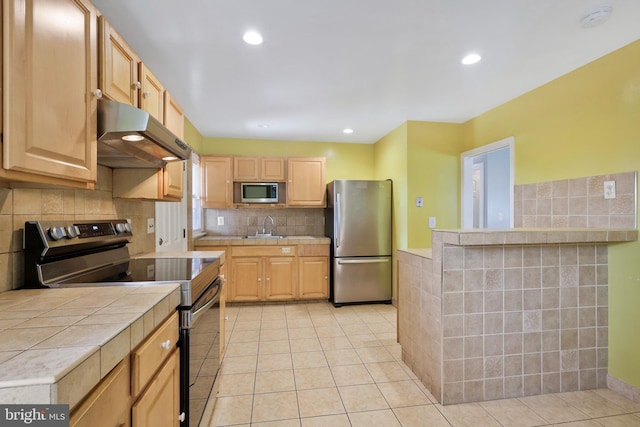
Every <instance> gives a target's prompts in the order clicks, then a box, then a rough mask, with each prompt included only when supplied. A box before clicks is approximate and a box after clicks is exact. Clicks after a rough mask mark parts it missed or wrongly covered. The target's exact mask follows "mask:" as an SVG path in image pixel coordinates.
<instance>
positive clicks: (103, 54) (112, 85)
mask: <svg viewBox="0 0 640 427" xmlns="http://www.w3.org/2000/svg"><path fill="white" fill-rule="evenodd" d="M99 28H100V73H99V75H100V89H101V90H102V93H103V95H104V96H105V97H107V98H109V99H113V100H114V101H118V102H122V103H125V104H129V105H133V106H134V107H137V106H138V93H139V91H140V88H141V87H142V85H141V84H140V78H139V77H138V71H139V64H140V58H138V55H136V53H135V52H134V51H133V49H131V48H130V47H129V45H128V44H127V42H126V41H125V40H124V39H123V38H122V37H121V36H120V34H118V32H117V31H116V30H115V29H114V28H113V27H112V26H111V24H109V21H107V20H106V18H105V17H104V16H101V17H100V20H99Z"/></svg>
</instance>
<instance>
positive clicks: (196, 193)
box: [191, 153, 204, 234]
mask: <svg viewBox="0 0 640 427" xmlns="http://www.w3.org/2000/svg"><path fill="white" fill-rule="evenodd" d="M191 163H192V166H191V173H192V185H191V199H192V204H191V209H192V212H191V216H192V221H193V224H192V226H191V228H192V230H193V232H194V234H197V233H204V224H203V215H202V200H201V199H200V195H201V188H202V173H201V170H200V157H199V156H198V155H197V154H196V153H192V154H191Z"/></svg>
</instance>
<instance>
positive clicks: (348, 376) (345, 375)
mask: <svg viewBox="0 0 640 427" xmlns="http://www.w3.org/2000/svg"><path fill="white" fill-rule="evenodd" d="M330 369H331V373H332V374H333V379H334V380H335V382H336V385H338V386H346V385H357V384H372V383H373V378H371V375H370V374H369V371H368V370H367V368H365V366H364V365H362V364H361V365H340V366H331V367H330Z"/></svg>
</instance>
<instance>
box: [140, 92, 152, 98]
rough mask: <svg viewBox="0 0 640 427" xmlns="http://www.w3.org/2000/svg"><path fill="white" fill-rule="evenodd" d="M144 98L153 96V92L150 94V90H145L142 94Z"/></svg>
mask: <svg viewBox="0 0 640 427" xmlns="http://www.w3.org/2000/svg"><path fill="white" fill-rule="evenodd" d="M142 96H144V97H145V98H148V97H150V96H151V92H149V91H148V90H145V91H144V92H142Z"/></svg>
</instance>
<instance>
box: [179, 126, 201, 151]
mask: <svg viewBox="0 0 640 427" xmlns="http://www.w3.org/2000/svg"><path fill="white" fill-rule="evenodd" d="M202 139H203V138H202V134H201V133H200V132H199V131H198V129H196V127H195V126H194V125H193V123H191V122H190V121H189V119H187V118H186V117H185V119H184V140H185V142H186V143H187V144H189V146H190V147H191V148H192V149H193V150H194V151H195V152H196V153H198V154H200V153H202Z"/></svg>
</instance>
